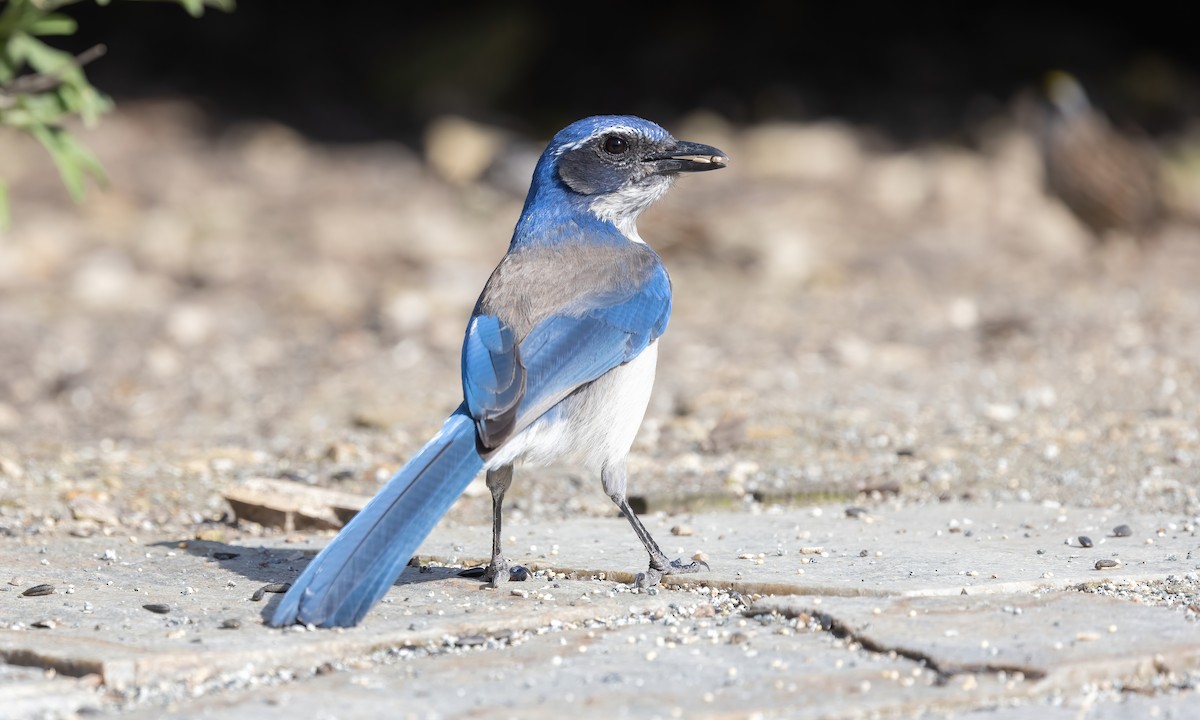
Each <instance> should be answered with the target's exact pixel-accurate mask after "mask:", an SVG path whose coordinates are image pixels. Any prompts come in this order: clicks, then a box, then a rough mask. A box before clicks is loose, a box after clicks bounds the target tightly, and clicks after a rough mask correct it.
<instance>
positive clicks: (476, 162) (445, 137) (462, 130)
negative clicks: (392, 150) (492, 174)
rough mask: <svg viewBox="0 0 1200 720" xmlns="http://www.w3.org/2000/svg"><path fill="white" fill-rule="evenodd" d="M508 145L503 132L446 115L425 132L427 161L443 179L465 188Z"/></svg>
mask: <svg viewBox="0 0 1200 720" xmlns="http://www.w3.org/2000/svg"><path fill="white" fill-rule="evenodd" d="M506 141H507V137H506V133H504V132H503V131H500V130H497V129H495V128H492V127H488V126H486V125H483V124H480V123H477V122H474V121H471V120H468V119H466V118H462V117H458V116H455V115H445V116H442V117H440V118H437V119H436V120H434V121H433V122H432V123H430V124H429V127H428V128H426V129H425V159H426V161H427V162H428V163H429V166H430V167H431V168H433V170H434V172H436V173H437V174H438V175H440V176H441V177H442V178H443V179H445V180H448V181H449V182H452V183H455V184H457V185H466V184H469V183H473V182H476V181H477V180H479V179H480V178H481V177H482V176H483V173H484V171H486V170H487V169H488V167H489V166H491V165H492V163H493V162H494V161H495V159H496V157H497V155H498V154H499V153H500V150H501V148H502V147H503V146H504V144H505V142H506ZM526 185H528V178H527V179H526Z"/></svg>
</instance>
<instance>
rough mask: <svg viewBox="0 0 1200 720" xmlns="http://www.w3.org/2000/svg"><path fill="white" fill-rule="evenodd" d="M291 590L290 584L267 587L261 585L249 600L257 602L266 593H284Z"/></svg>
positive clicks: (276, 584)
mask: <svg viewBox="0 0 1200 720" xmlns="http://www.w3.org/2000/svg"><path fill="white" fill-rule="evenodd" d="M291 589H292V584H291V583H271V584H269V585H263V586H262V587H260V588H259V589H257V590H255V591H254V594H253V595H251V596H250V599H251V600H253V601H254V602H258V601H259V600H262V599H263V596H264V595H266V594H267V593H285V592H287V591H288V590H291Z"/></svg>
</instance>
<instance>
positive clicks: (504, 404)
mask: <svg viewBox="0 0 1200 720" xmlns="http://www.w3.org/2000/svg"><path fill="white" fill-rule="evenodd" d="M462 381H463V395H464V396H465V398H466V401H467V411H468V412H469V413H470V414H471V417H473V418H475V425H476V429H477V430H478V431H479V442H480V444H481V445H483V447H484V448H494V447H496V446H498V445H499V444H500V443H501V442H503V441H504V440H505V438H507V437H508V436H509V435H510V434H511V433H512V430H513V422H514V421H515V419H516V409H517V403H518V402H520V400H521V397H522V395H524V394H525V368H524V367H523V366H522V365H521V351H520V348H519V347H518V345H517V336H516V334H515V333H514V332H513V331H512V328H511V327H509V326H508V325H506V324H504V323H503V322H502V321H501V320H500V319H499V318H497V317H495V316H492V315H476V316H475V317H473V318H471V322H470V323H469V324H468V325H467V337H466V339H465V340H464V341H463V351H462Z"/></svg>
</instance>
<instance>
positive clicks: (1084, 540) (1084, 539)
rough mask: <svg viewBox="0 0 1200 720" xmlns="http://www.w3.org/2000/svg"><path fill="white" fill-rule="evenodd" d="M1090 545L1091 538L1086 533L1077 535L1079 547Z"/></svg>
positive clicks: (1088, 546)
mask: <svg viewBox="0 0 1200 720" xmlns="http://www.w3.org/2000/svg"><path fill="white" fill-rule="evenodd" d="M1091 546H1092V539H1091V538H1090V537H1088V536H1087V535H1080V536H1079V547H1085V548H1090V547H1091Z"/></svg>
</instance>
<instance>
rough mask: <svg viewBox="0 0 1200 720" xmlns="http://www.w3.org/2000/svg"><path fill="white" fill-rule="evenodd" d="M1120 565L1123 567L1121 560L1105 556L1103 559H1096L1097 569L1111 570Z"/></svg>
mask: <svg viewBox="0 0 1200 720" xmlns="http://www.w3.org/2000/svg"><path fill="white" fill-rule="evenodd" d="M1119 567H1121V561H1120V560H1113V559H1110V558H1104V559H1102V560H1097V561H1096V569H1097V570H1111V569H1112V568H1119Z"/></svg>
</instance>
